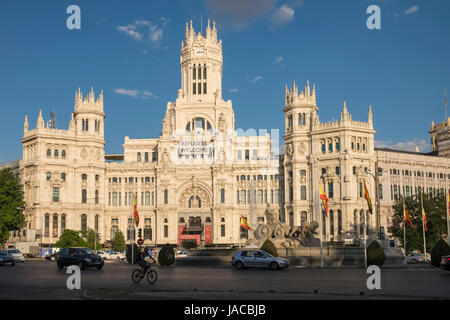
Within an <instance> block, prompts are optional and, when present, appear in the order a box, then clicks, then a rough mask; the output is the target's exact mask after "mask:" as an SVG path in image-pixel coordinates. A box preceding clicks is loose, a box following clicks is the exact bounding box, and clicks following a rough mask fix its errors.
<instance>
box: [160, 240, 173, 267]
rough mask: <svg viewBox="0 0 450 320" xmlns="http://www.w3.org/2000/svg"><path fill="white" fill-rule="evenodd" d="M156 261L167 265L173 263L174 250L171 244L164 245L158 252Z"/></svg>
mask: <svg viewBox="0 0 450 320" xmlns="http://www.w3.org/2000/svg"><path fill="white" fill-rule="evenodd" d="M158 263H159V265H161V266H169V265H171V264H174V263H175V251H174V250H173V245H170V244H166V245H164V246H163V247H162V248H161V250H160V251H159V254H158Z"/></svg>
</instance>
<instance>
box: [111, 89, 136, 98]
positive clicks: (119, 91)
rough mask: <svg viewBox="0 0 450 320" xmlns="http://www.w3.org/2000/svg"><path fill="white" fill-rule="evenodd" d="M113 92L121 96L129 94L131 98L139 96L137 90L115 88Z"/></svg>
mask: <svg viewBox="0 0 450 320" xmlns="http://www.w3.org/2000/svg"><path fill="white" fill-rule="evenodd" d="M114 92H115V93H117V94H120V95H123V96H129V97H133V98H137V97H138V96H139V91H138V90H127V89H115V90H114Z"/></svg>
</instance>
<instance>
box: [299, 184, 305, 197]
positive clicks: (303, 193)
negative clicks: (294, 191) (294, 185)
mask: <svg viewBox="0 0 450 320" xmlns="http://www.w3.org/2000/svg"><path fill="white" fill-rule="evenodd" d="M300 196H301V200H306V186H301V188H300Z"/></svg>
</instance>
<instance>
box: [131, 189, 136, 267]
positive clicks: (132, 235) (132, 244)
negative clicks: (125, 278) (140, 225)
mask: <svg viewBox="0 0 450 320" xmlns="http://www.w3.org/2000/svg"><path fill="white" fill-rule="evenodd" d="M133 205H134V195H133ZM131 222H132V223H133V234H131V235H130V244H131V264H134V243H133V237H134V235H135V233H136V232H135V230H134V217H133V212H131Z"/></svg>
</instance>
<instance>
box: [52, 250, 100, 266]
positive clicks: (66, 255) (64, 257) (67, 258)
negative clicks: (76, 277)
mask: <svg viewBox="0 0 450 320" xmlns="http://www.w3.org/2000/svg"><path fill="white" fill-rule="evenodd" d="M56 263H57V265H58V268H59V269H62V268H64V267H67V266H73V265H76V266H78V267H80V269H83V268H92V267H95V268H97V269H101V268H102V267H103V265H104V264H105V262H104V261H103V259H102V258H101V257H100V256H98V255H96V254H94V252H93V251H92V250H91V249H89V248H64V249H61V250H60V251H59V253H58V258H57V260H56Z"/></svg>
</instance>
